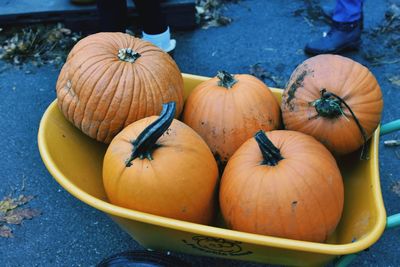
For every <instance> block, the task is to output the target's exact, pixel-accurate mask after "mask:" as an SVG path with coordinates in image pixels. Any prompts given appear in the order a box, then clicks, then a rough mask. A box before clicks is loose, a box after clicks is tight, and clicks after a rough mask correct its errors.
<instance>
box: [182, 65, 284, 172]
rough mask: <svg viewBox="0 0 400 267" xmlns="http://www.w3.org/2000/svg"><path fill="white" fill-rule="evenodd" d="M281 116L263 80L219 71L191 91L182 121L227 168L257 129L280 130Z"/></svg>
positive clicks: (277, 105)
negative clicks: (242, 145) (198, 135)
mask: <svg viewBox="0 0 400 267" xmlns="http://www.w3.org/2000/svg"><path fill="white" fill-rule="evenodd" d="M280 116H281V115H280V108H279V104H278V102H277V100H276V99H275V97H274V96H273V94H272V92H271V90H270V89H269V88H268V86H267V85H265V84H264V83H263V82H262V81H260V80H259V79H257V78H256V77H254V76H252V75H248V74H236V75H231V74H229V73H227V72H225V71H220V72H219V73H218V75H217V76H216V77H214V78H212V79H210V80H208V81H205V82H203V83H201V84H200V85H198V86H197V87H196V88H195V89H194V90H193V91H192V93H191V94H190V95H189V97H188V99H187V100H186V103H185V106H184V110H183V116H182V120H183V122H184V123H186V124H187V125H189V126H190V127H192V128H193V129H194V130H195V131H196V132H198V133H199V134H200V135H201V136H202V137H203V139H204V140H205V141H206V143H207V144H208V145H209V147H210V148H211V151H212V152H213V153H214V155H215V156H216V158H217V159H218V160H219V161H220V162H221V163H222V164H223V165H224V164H225V163H226V162H227V161H228V159H229V158H230V157H231V156H232V154H233V153H234V152H235V151H236V149H238V148H239V146H240V145H241V144H243V143H244V142H245V141H246V140H247V139H249V138H250V137H251V136H253V134H254V133H255V132H256V131H257V130H259V129H263V130H265V131H268V130H274V129H278V128H279V127H280V125H281V117H280Z"/></svg>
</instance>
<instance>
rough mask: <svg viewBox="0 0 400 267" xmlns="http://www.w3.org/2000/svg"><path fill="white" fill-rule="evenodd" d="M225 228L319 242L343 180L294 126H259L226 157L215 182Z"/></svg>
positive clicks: (334, 217) (335, 218) (323, 151)
mask: <svg viewBox="0 0 400 267" xmlns="http://www.w3.org/2000/svg"><path fill="white" fill-rule="evenodd" d="M219 200H220V206H221V212H222V215H223V218H224V219H225V221H226V223H227V225H228V227H230V228H232V229H234V230H238V231H243V232H249V233H256V234H262V235H270V236H276V237H284V238H290V239H296V240H305V241H314V242H323V241H325V240H326V238H327V237H328V236H329V235H330V234H331V233H332V232H333V231H334V229H335V228H336V226H337V224H338V222H339V220H340V218H341V214H342V210H343V202H344V192H343V181H342V177H341V174H340V171H339V168H338V166H337V164H336V161H335V159H334V157H333V156H332V154H331V153H330V152H329V151H328V149H327V148H325V147H324V146H323V145H322V144H321V143H320V142H318V141H317V140H315V139H314V138H313V137H311V136H309V135H306V134H303V133H300V132H295V131H286V130H278V131H272V132H267V133H264V132H263V131H259V132H258V133H257V134H256V135H255V137H254V138H251V139H249V140H248V141H246V142H245V143H244V144H243V145H242V146H241V147H240V148H239V149H238V150H237V151H236V152H235V154H234V155H233V156H232V158H231V159H230V160H229V161H228V164H227V166H226V168H225V171H224V174H223V176H222V180H221V185H220V195H219Z"/></svg>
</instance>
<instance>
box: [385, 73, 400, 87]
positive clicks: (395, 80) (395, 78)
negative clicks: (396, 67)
mask: <svg viewBox="0 0 400 267" xmlns="http://www.w3.org/2000/svg"><path fill="white" fill-rule="evenodd" d="M388 79H389V81H390V82H391V83H392V84H394V85H397V86H400V75H396V76H393V77H390V78H388Z"/></svg>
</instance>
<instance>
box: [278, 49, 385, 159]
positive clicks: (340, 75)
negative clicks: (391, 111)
mask: <svg viewBox="0 0 400 267" xmlns="http://www.w3.org/2000/svg"><path fill="white" fill-rule="evenodd" d="M382 108H383V100H382V92H381V90H380V87H379V84H378V82H377V80H376V79H375V77H374V75H373V74H372V73H371V72H370V71H369V70H368V68H366V67H364V66H362V65H361V64H359V63H357V62H355V61H353V60H352V59H349V58H346V57H343V56H339V55H319V56H315V57H312V58H309V59H307V60H306V61H304V62H303V63H302V64H300V65H299V66H298V67H297V68H296V70H295V71H294V72H293V74H292V75H291V77H290V80H289V82H288V84H287V86H286V88H285V90H284V92H283V95H282V103H281V109H282V117H283V123H284V125H285V128H286V129H288V130H295V131H300V132H303V133H306V134H310V135H312V136H314V137H315V138H316V139H318V140H319V141H321V142H322V143H323V144H325V145H326V146H327V147H328V149H329V150H330V151H332V152H333V153H334V154H337V155H343V154H348V153H350V152H353V151H355V150H357V149H358V148H360V146H362V145H363V144H364V143H365V142H366V140H368V138H370V136H371V135H372V134H373V132H374V131H375V129H376V128H377V126H378V124H379V122H380V119H381V113H382Z"/></svg>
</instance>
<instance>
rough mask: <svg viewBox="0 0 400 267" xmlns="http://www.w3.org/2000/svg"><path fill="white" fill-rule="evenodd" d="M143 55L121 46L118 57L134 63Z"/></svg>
mask: <svg viewBox="0 0 400 267" xmlns="http://www.w3.org/2000/svg"><path fill="white" fill-rule="evenodd" d="M140 56H141V55H140V54H139V53H137V52H135V51H134V50H132V49H131V48H121V49H119V50H118V58H119V60H121V61H125V62H130V63H133V62H135V61H136V59H138V58H139V57H140Z"/></svg>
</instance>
